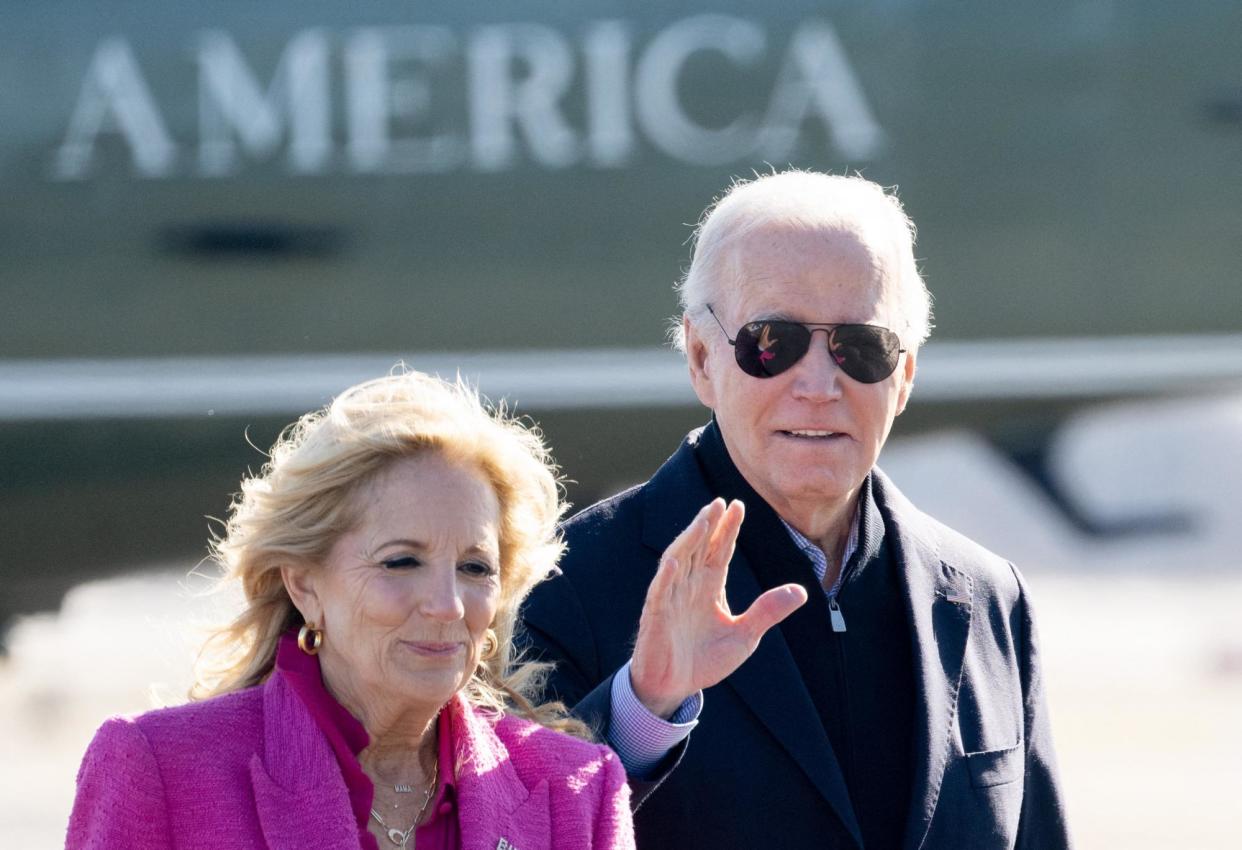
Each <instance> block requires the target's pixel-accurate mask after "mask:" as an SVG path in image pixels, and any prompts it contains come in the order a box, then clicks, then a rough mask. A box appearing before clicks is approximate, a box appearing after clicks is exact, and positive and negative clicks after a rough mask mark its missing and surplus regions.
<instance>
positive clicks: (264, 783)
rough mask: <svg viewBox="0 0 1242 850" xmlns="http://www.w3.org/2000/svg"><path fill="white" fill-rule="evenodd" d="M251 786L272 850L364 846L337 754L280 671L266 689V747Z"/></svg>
mask: <svg viewBox="0 0 1242 850" xmlns="http://www.w3.org/2000/svg"><path fill="white" fill-rule="evenodd" d="M250 781H251V786H252V788H253V791H254V801H255V808H256V810H257V811H258V815H259V823H260V825H261V827H262V830H263V838H264V840H265V841H266V842H267V846H268V847H270V848H271V850H305V848H315V849H316V850H318V848H322V849H323V850H330V848H340V847H357V846H359V842H360V839H361V836H360V833H359V828H358V821H357V819H356V818H355V816H354V812H353V808H352V806H351V804H350V799H349V792H348V789H347V788H346V785H345V779H344V777H343V776H342V774H341V769H340V766H339V764H338V762H337V759H336V755H335V754H334V753H333V751H332V747H331V745H330V744H329V743H328V739H327V738H326V737H325V736H324V733H323V731H322V730H321V729H320V728H319V725H318V724H317V723H316V722H315V719H314V717H312V715H311V713H310V711H309V710H308V709H307V707H306V704H305V703H304V702H303V701H302V699H301V698H300V697H299V696H298V694H297V692H296V691H295V689H294V687H293V686H292V685H291V684H290V683H289V681H288V679H287V678H286V677H285V676H284V675H283V674H282V673H281V672H280V671H277V672H276V673H273V674H272V676H271V677H269V678H268V680H267V683H266V684H264V686H263V747H262V750H261V751H260V752H256V753H255V754H254V755H253V756H252V757H251V760H250Z"/></svg>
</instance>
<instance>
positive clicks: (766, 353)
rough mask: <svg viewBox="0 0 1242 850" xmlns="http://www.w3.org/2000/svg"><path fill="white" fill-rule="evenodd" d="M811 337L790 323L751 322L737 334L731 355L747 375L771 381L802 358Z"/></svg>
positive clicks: (805, 331)
mask: <svg viewBox="0 0 1242 850" xmlns="http://www.w3.org/2000/svg"><path fill="white" fill-rule="evenodd" d="M810 339H811V334H810V331H808V330H807V329H806V328H804V327H802V325H797V324H794V323H792V322H751V323H749V324H747V325H743V326H742V329H741V330H740V331H738V334H737V341H736V343H735V345H734V346H733V354H734V356H735V357H736V358H737V365H739V366H741V367H742V371H743V372H745V373H746V374H747V375H753V376H754V377H756V378H771V377H773V376H774V375H779V374H780V373H781V372H784V371H786V370H787V369H789V368H790V367H791V366H793V365H794V364H795V363H797V362H798V361H799V360H800V359H801V358H802V355H803V354H806V349H807V345H808V344H809V343H810Z"/></svg>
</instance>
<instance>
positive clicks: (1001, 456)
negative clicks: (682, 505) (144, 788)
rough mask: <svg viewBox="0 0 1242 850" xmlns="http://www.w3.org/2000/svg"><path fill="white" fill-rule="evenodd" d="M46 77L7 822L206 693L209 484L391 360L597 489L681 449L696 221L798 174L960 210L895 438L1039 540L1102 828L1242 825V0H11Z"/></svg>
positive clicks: (1100, 839) (580, 485) (1018, 537)
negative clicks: (491, 412)
mask: <svg viewBox="0 0 1242 850" xmlns="http://www.w3.org/2000/svg"><path fill="white" fill-rule="evenodd" d="M0 80H3V84H2V85H0V197H2V198H3V200H4V203H3V204H0V299H2V300H0V304H3V309H2V310H0V517H2V519H0V523H2V526H0V630H2V632H0V634H2V636H0V644H2V646H3V655H0V728H2V729H3V730H4V732H3V733H0V846H3V847H6V848H7V847H14V848H52V847H57V846H60V845H61V844H62V843H63V835H64V825H65V822H66V819H67V816H68V810H69V805H70V803H71V801H72V795H73V777H74V773H75V771H76V767H77V763H78V759H79V758H80V757H81V753H82V751H83V749H84V747H85V745H86V743H87V741H88V740H89V739H90V736H91V734H92V733H93V731H94V729H95V728H96V727H97V726H98V724H99V723H100V722H101V721H102V719H103V718H104V717H106V716H108V715H109V714H113V713H116V712H126V711H140V710H143V709H145V708H148V707H150V706H151V705H152V704H153V700H157V701H160V702H164V703H167V702H176V701H180V700H181V699H182V698H183V694H184V692H185V688H186V687H187V686H188V683H189V678H188V677H189V669H190V664H191V662H192V659H193V654H194V648H195V646H196V641H197V640H198V639H199V637H200V636H201V632H200V631H199V628H200V626H201V624H203V623H206V622H209V621H211V620H213V619H215V618H219V617H221V616H224V615H226V614H227V612H228V611H229V610H230V606H231V605H234V604H235V603H236V600H229V599H228V598H227V597H219V596H212V597H204V596H203V594H202V591H203V589H204V581H202V580H200V579H194V578H192V577H191V578H187V576H188V574H189V573H190V572H191V571H192V570H193V569H194V568H195V566H196V565H197V564H198V563H199V562H200V561H201V559H202V558H203V556H204V555H205V551H206V548H205V547H206V541H207V538H208V534H209V531H210V528H211V523H210V522H209V520H208V518H209V517H222V516H223V515H224V514H225V511H226V507H227V505H228V501H229V497H230V494H231V493H233V492H234V491H235V490H236V488H237V485H238V482H239V480H240V478H241V477H242V475H243V474H244V473H245V472H246V470H247V469H257V468H258V467H259V466H260V465H261V464H262V462H263V456H262V454H261V452H260V451H259V449H263V448H266V447H267V446H269V445H270V444H271V442H272V440H273V439H274V437H275V435H276V433H277V432H278V431H279V429H280V428H281V427H282V426H283V425H284V424H286V423H288V422H289V421H290V420H291V419H292V418H294V417H295V416H296V415H297V414H299V413H302V412H305V411H306V410H309V409H312V408H314V407H317V406H319V405H321V404H323V403H325V402H327V401H328V400H329V399H330V398H331V397H332V396H333V395H334V394H335V393H336V392H339V391H340V390H341V389H343V388H345V387H346V386H348V385H350V384H352V383H355V382H356V381H359V380H362V379H365V378H369V377H375V376H378V375H380V374H383V373H385V372H387V371H388V370H389V369H391V368H392V367H393V365H394V364H395V363H397V362H399V361H400V362H404V363H405V364H407V365H409V366H411V367H413V368H417V369H421V370H425V371H431V372H438V373H440V374H443V375H446V376H450V377H451V376H452V375H454V374H456V373H458V372H460V373H461V374H463V375H466V376H468V377H469V378H470V379H471V380H473V381H476V382H477V383H478V384H479V386H480V387H481V389H482V390H483V392H484V393H485V394H487V395H488V396H490V397H491V398H493V399H497V400H500V399H504V400H505V401H506V402H507V403H509V404H511V405H512V406H514V407H515V408H516V409H517V410H518V411H519V412H521V413H523V414H527V415H529V416H531V417H532V418H534V419H535V420H537V421H538V422H539V423H540V424H541V425H542V426H543V428H544V431H545V432H546V434H547V437H548V439H549V442H550V443H551V445H552V446H553V448H554V450H555V453H556V456H557V458H558V460H559V461H560V463H561V464H562V466H563V468H564V472H565V475H566V476H567V478H568V479H569V481H568V484H567V486H568V491H569V495H570V498H571V500H572V501H573V502H574V503H575V504H576V505H578V506H584V505H586V504H589V503H590V502H591V501H593V500H594V499H596V498H598V497H600V496H603V495H607V494H608V493H610V492H613V491H615V490H616V489H618V488H620V487H622V486H626V485H629V484H631V483H635V482H637V481H641V480H643V479H644V478H646V477H647V476H648V475H649V474H650V473H651V472H652V471H653V470H654V469H655V468H656V467H657V466H658V465H659V463H660V462H661V461H662V460H663V459H664V458H665V457H666V456H667V455H668V454H670V453H671V452H672V450H673V449H674V448H675V447H676V445H677V443H678V441H679V440H680V438H681V437H682V435H683V434H684V433H685V432H686V431H687V430H689V429H690V428H692V427H695V426H696V425H698V424H701V423H702V422H703V420H704V419H705V414H704V411H703V410H702V409H701V408H699V407H698V406H697V404H696V402H695V400H694V398H693V396H692V394H691V393H690V390H689V385H688V381H687V380H686V377H685V367H684V364H683V363H682V362H681V360H680V358H679V356H678V355H676V354H674V353H673V352H671V351H669V350H668V349H667V347H666V346H665V344H664V334H665V329H666V327H667V320H668V318H669V317H670V316H672V315H673V314H674V313H675V311H676V300H675V296H674V294H673V292H672V289H671V285H672V283H673V282H674V281H675V280H676V279H677V278H678V276H679V274H680V273H681V271H682V269H683V268H684V266H685V265H686V263H687V262H688V258H689V246H688V245H687V239H688V237H689V235H690V233H691V225H692V224H693V223H694V222H695V221H696V220H697V219H698V217H699V215H700V213H701V211H702V210H703V208H704V207H705V206H706V205H707V204H709V203H710V202H711V201H712V199H713V198H714V197H716V196H717V195H719V193H720V192H721V191H722V190H723V189H725V188H726V187H727V186H728V184H729V182H730V180H731V179H732V178H733V177H734V176H748V175H751V174H753V173H754V172H755V171H760V172H761V171H766V170H770V169H771V168H773V167H775V168H784V167H787V166H790V165H793V166H799V167H807V168H815V169H820V170H828V171H834V172H837V173H842V172H846V171H849V172H855V171H856V172H859V173H861V174H863V175H864V176H866V177H868V178H870V179H872V180H875V181H878V182H880V183H882V184H885V185H895V186H897V187H899V194H900V196H901V197H902V199H903V201H904V202H905V204H906V207H907V209H908V211H909V212H910V214H911V216H912V217H913V218H914V220H915V222H916V223H917V224H918V226H919V243H918V249H917V250H918V255H919V257H920V259H921V264H922V267H923V270H924V273H925V276H926V278H927V280H928V283H929V286H930V288H931V290H932V292H933V294H934V295H935V300H936V324H937V329H936V332H935V333H934V335H933V337H932V341H931V342H930V343H929V344H928V345H927V347H926V349H925V350H924V351H923V353H922V355H921V357H920V361H919V366H920V371H919V378H918V381H917V383H916V388H915V394H914V398H913V403H912V404H911V406H910V408H909V410H908V411H907V412H906V414H905V415H903V416H902V417H901V418H900V419H899V420H898V423H897V427H896V429H895V431H894V435H893V437H892V439H891V441H890V444H889V446H888V448H887V449H886V451H885V455H884V457H883V458H882V460H881V463H882V465H883V466H884V467H885V469H886V471H887V472H888V473H889V474H890V475H891V476H892V477H893V478H894V479H895V480H896V482H897V483H898V485H899V486H901V487H902V488H903V489H904V490H905V492H906V493H907V495H909V496H910V497H911V498H912V499H913V500H914V501H915V502H916V503H917V504H919V505H920V506H921V507H923V508H924V509H925V510H927V511H929V512H930V513H932V514H933V515H936V516H938V517H939V518H940V519H942V520H944V521H946V522H948V523H949V524H950V525H953V526H954V527H956V528H958V529H959V530H961V531H963V532H964V533H966V534H968V535H970V536H972V537H974V538H976V539H978V540H980V541H981V542H982V543H984V544H985V545H987V546H989V547H991V548H993V549H994V550H996V551H998V552H1000V553H1002V554H1004V555H1005V556H1007V557H1009V558H1011V559H1013V560H1015V562H1017V563H1018V564H1019V565H1020V566H1021V567H1022V568H1023V570H1024V572H1025V573H1026V574H1027V576H1028V578H1029V580H1030V583H1031V585H1032V588H1033V591H1034V594H1035V597H1036V602H1037V604H1038V606H1039V609H1040V616H1041V626H1042V631H1043V639H1044V643H1045V645H1046V646H1045V664H1046V666H1047V670H1046V674H1047V677H1048V679H1049V681H1050V687H1051V690H1052V703H1053V704H1052V708H1053V722H1054V727H1055V732H1056V734H1057V737H1058V744H1059V749H1060V753H1061V760H1062V774H1063V778H1064V783H1065V786H1066V791H1067V796H1068V801H1069V805H1070V815H1071V820H1072V823H1073V826H1074V827H1075V831H1076V833H1077V836H1078V838H1079V841H1080V844H1081V845H1082V846H1084V847H1099V848H1114V847H1127V848H1148V847H1151V848H1155V847H1161V848H1164V847H1178V848H1226V847H1230V848H1232V847H1237V846H1238V841H1239V839H1238V835H1239V829H1240V828H1242V818H1239V816H1238V814H1237V809H1236V796H1237V791H1238V789H1239V788H1242V731H1240V728H1242V722H1240V721H1242V623H1240V621H1239V615H1238V613H1237V612H1238V610H1239V609H1240V608H1242V524H1240V523H1239V522H1238V520H1237V516H1238V506H1239V505H1240V504H1242V280H1240V277H1242V5H1240V4H1238V3H1236V2H1234V0H1192V2H1186V3H1180V4H1171V3H1163V2H1155V0H1131V1H1130V2H1120V1H1119V0H1117V2H1110V0H1083V2H1070V0H1045V2H1040V3H1033V2H1030V3H1012V4H998V3H989V2H984V1H983V0H954V2H949V0H868V2H862V0H835V1H834V0H818V2H782V3H770V4H761V5H757V4H754V3H743V2H699V0H674V2H671V3H663V4H655V3H647V4H622V3H616V2H610V1H609V0H587V2H581V3H577V4H572V5H569V4H553V3H549V2H533V0H511V2H507V3H504V4H463V3H449V2H438V1H437V2H421V3H418V4H410V3H399V2H389V0H371V2H368V3H366V4H344V3H339V2H333V3H328V2H314V0H301V2H297V3H294V2H291V0H267V2H262V3H255V2H253V0H203V2H198V3H193V4H191V3H184V2H179V3H169V2H155V0H113V2H109V3H98V2H76V0H56V2H47V3H37V4H36V3H25V2H20V0H0ZM256 447H257V448H256ZM200 572H205V573H210V568H209V567H204V568H202V569H200Z"/></svg>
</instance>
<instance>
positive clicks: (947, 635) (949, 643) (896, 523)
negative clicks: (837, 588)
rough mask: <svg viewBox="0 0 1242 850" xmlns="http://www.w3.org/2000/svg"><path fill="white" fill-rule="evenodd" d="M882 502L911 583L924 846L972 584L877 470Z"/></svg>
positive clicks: (912, 821)
mask: <svg viewBox="0 0 1242 850" xmlns="http://www.w3.org/2000/svg"><path fill="white" fill-rule="evenodd" d="M872 480H873V482H874V484H875V493H876V501H877V503H878V504H879V506H880V510H881V511H882V512H883V513H884V515H885V517H886V518H888V519H889V520H890V522H889V523H888V533H889V534H890V535H891V537H890V539H891V541H892V545H893V546H894V549H895V555H896V557H897V562H898V563H899V564H901V574H902V578H903V581H904V584H905V591H906V605H907V607H908V611H909V616H910V623H911V640H912V641H913V649H914V652H913V658H914V675H915V692H916V694H917V698H918V705H917V708H916V710H915V724H916V726H915V734H914V742H913V745H914V753H913V756H914V788H913V789H912V793H911V796H910V814H909V817H908V818H907V821H906V837H905V847H906V848H907V850H917V848H919V847H922V846H923V841H924V839H925V838H926V836H927V831H928V829H929V828H930V827H931V822H932V816H933V814H934V813H935V810H936V802H937V800H938V798H939V794H940V786H941V782H942V780H943V779H944V772H945V768H946V767H947V765H948V762H949V757H950V755H951V747H952V734H953V728H954V724H955V722H956V717H957V697H958V691H959V689H960V687H961V681H962V666H963V660H964V657H965V654H966V642H967V641H968V640H969V638H970V623H971V616H972V610H973V596H972V594H973V587H972V582H971V578H970V576H969V575H967V574H966V573H964V572H962V571H961V570H959V569H957V568H955V567H954V566H952V565H951V564H947V563H945V562H944V561H943V560H942V559H941V557H940V546H939V540H938V538H939V535H938V533H937V532H936V530H935V528H934V527H933V526H931V525H930V524H929V523H927V522H925V521H924V519H923V516H924V515H923V514H922V513H921V512H920V511H918V510H917V509H916V508H915V507H914V506H913V505H912V504H910V502H909V501H908V500H906V498H905V497H904V496H903V495H902V494H901V493H900V491H898V490H897V488H896V487H894V486H893V484H892V482H890V481H889V480H888V478H887V477H885V476H884V474H883V473H881V472H879V471H878V470H876V471H875V472H874V477H873V479H872Z"/></svg>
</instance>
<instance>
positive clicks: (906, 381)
mask: <svg viewBox="0 0 1242 850" xmlns="http://www.w3.org/2000/svg"><path fill="white" fill-rule="evenodd" d="M917 360H918V351H917V350H915V349H911V350H910V351H907V352H906V357H905V362H904V363H902V364H901V367H900V370H899V371H900V373H901V386H900V387H898V388H897V413H896V415H897V416H900V415H901V414H902V411H904V410H905V409H906V402H908V401H909V400H910V391H911V390H913V389H914V373H915V372H916V371H918V364H917V363H916V361H917Z"/></svg>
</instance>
